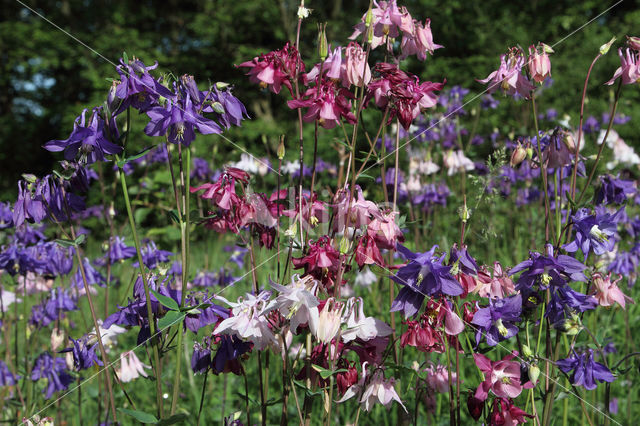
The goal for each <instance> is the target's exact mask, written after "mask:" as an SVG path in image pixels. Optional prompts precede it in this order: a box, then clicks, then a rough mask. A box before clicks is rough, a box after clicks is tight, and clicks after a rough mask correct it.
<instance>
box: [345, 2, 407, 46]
mask: <svg viewBox="0 0 640 426" xmlns="http://www.w3.org/2000/svg"><path fill="white" fill-rule="evenodd" d="M374 6H375V7H374V8H372V9H371V17H372V19H371V25H372V26H373V40H372V41H371V48H372V49H375V48H376V47H378V46H380V45H382V44H384V43H385V41H386V38H387V37H388V38H396V37H398V36H399V35H400V31H404V32H409V33H410V32H412V31H413V28H412V23H413V19H412V18H411V15H409V12H407V9H406V8H405V7H402V8H398V4H397V2H396V0H389V1H378V2H374ZM366 19H367V13H365V14H364V15H362V19H361V22H359V23H358V24H357V25H356V26H355V27H354V29H355V30H354V32H353V34H351V36H350V37H349V38H350V39H351V40H355V39H356V38H357V37H358V36H359V35H360V34H363V33H365V34H366V31H367V27H366V24H365V21H366Z"/></svg>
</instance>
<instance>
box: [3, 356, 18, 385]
mask: <svg viewBox="0 0 640 426" xmlns="http://www.w3.org/2000/svg"><path fill="white" fill-rule="evenodd" d="M18 380H20V376H18V375H14V374H13V373H12V372H11V371H10V370H9V367H7V364H5V363H4V361H0V387H2V386H13V385H15V384H16V383H17V382H18Z"/></svg>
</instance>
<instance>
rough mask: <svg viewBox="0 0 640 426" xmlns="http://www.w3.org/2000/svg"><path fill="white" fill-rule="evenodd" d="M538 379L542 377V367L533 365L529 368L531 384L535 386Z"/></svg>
mask: <svg viewBox="0 0 640 426" xmlns="http://www.w3.org/2000/svg"><path fill="white" fill-rule="evenodd" d="M538 377H540V367H538V366H537V365H535V364H531V365H530V366H529V380H531V383H533V384H535V383H536V382H537V381H538Z"/></svg>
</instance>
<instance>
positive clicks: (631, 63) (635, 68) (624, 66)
mask: <svg viewBox="0 0 640 426" xmlns="http://www.w3.org/2000/svg"><path fill="white" fill-rule="evenodd" d="M618 56H619V57H620V68H618V69H617V70H616V72H615V73H614V74H613V77H611V80H609V81H607V82H606V83H605V84H607V85H612V84H613V82H614V81H616V79H617V78H618V77H622V84H633V83H637V82H638V80H640V52H638V51H636V50H633V49H629V48H627V49H625V51H624V53H623V51H622V49H618Z"/></svg>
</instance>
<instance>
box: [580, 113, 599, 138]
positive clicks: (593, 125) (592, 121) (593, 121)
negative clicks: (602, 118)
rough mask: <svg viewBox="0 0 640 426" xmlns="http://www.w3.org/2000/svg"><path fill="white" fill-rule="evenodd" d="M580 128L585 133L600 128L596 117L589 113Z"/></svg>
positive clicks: (593, 131)
mask: <svg viewBox="0 0 640 426" xmlns="http://www.w3.org/2000/svg"><path fill="white" fill-rule="evenodd" d="M582 130H584V132H585V133H586V134H590V133H595V132H597V131H598V130H600V123H599V122H598V119H597V118H595V117H594V116H593V115H590V116H589V118H587V119H586V120H585V121H584V124H583V125H582Z"/></svg>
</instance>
